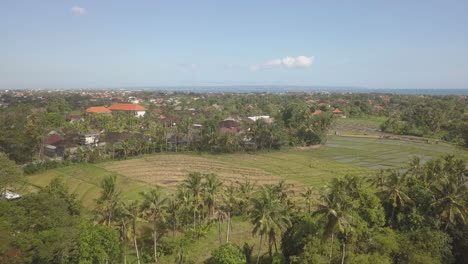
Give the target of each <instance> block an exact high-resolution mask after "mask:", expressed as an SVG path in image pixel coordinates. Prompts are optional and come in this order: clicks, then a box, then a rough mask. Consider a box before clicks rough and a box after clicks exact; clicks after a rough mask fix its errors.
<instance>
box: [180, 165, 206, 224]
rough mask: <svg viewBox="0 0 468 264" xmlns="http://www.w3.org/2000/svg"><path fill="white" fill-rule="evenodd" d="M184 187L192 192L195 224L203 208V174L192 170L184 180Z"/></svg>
mask: <svg viewBox="0 0 468 264" xmlns="http://www.w3.org/2000/svg"><path fill="white" fill-rule="evenodd" d="M182 186H183V187H185V188H186V189H187V190H188V191H189V192H190V194H191V203H192V211H193V217H194V219H193V220H194V225H195V224H196V219H197V216H198V218H199V219H200V215H201V211H202V209H203V199H202V192H203V183H202V175H201V173H199V172H191V173H189V175H188V176H187V178H186V179H185V180H184V182H183V184H182Z"/></svg>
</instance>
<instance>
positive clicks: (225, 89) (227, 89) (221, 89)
mask: <svg viewBox="0 0 468 264" xmlns="http://www.w3.org/2000/svg"><path fill="white" fill-rule="evenodd" d="M129 89H132V90H150V91H185V92H203V93H209V92H211V93H249V92H250V93H262V92H268V93H286V92H353V93H382V94H408V95H468V88H467V89H371V88H359V87H320V86H266V85H265V86H193V87H191V86H167V87H162V86H160V87H138V88H137V87H135V88H129Z"/></svg>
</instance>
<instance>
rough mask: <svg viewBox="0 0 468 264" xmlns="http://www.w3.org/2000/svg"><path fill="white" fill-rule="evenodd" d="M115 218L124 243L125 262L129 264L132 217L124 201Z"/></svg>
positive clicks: (123, 255)
mask: <svg viewBox="0 0 468 264" xmlns="http://www.w3.org/2000/svg"><path fill="white" fill-rule="evenodd" d="M115 219H116V225H117V230H118V231H119V236H120V241H121V243H122V253H123V254H122V257H123V263H124V264H127V243H128V240H129V239H130V236H131V232H130V228H129V227H130V225H131V218H130V213H129V212H128V210H127V205H126V204H125V203H123V202H122V203H120V204H119V206H118V207H117V209H116V211H115Z"/></svg>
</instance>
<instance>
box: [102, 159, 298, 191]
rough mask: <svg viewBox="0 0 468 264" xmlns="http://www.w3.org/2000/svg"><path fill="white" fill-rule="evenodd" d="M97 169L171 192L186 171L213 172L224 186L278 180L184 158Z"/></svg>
mask: <svg viewBox="0 0 468 264" xmlns="http://www.w3.org/2000/svg"><path fill="white" fill-rule="evenodd" d="M99 166H100V167H102V168H104V169H106V170H108V171H112V172H116V173H119V174H121V175H123V176H126V177H128V178H131V179H134V180H137V181H141V182H145V183H148V184H151V185H157V186H160V187H163V188H169V189H174V188H175V186H176V185H177V184H179V183H180V182H182V181H183V180H184V179H185V178H186V177H187V174H188V172H201V173H215V174H217V175H218V176H219V177H220V179H221V181H223V183H224V184H225V185H228V184H229V183H230V182H234V181H244V179H245V178H248V179H249V180H251V181H253V182H257V183H258V184H274V183H277V182H279V181H280V178H279V177H277V176H274V175H272V174H270V173H268V172H265V171H263V170H261V169H257V168H249V167H242V166H236V165H235V164H229V163H225V162H221V161H214V160H211V159H208V158H202V157H193V156H188V155H156V156H152V157H146V158H141V159H132V160H124V161H118V162H110V163H105V164H102V165H99ZM286 182H287V183H289V184H293V185H294V188H293V189H295V190H301V189H302V186H301V185H300V184H298V183H297V182H295V181H286Z"/></svg>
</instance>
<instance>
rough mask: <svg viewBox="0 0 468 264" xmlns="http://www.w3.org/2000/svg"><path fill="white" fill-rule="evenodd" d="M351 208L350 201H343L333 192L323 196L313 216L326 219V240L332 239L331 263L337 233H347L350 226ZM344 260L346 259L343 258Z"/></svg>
mask: <svg viewBox="0 0 468 264" xmlns="http://www.w3.org/2000/svg"><path fill="white" fill-rule="evenodd" d="M350 208H351V204H350V202H349V201H347V200H345V199H343V197H341V196H340V195H336V194H335V193H333V192H328V193H326V194H322V196H321V199H320V203H319V204H318V205H317V210H316V211H315V212H314V213H313V215H321V216H322V217H323V218H324V219H325V232H324V236H323V237H324V239H329V238H330V237H331V244H330V263H331V261H332V257H333V239H334V235H335V233H336V232H337V231H338V232H339V233H343V232H345V228H346V227H347V226H348V224H349V219H350V216H349V214H348V211H349V210H350ZM345 247H346V245H345V242H344V241H343V256H344V250H345ZM343 260H344V257H343Z"/></svg>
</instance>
